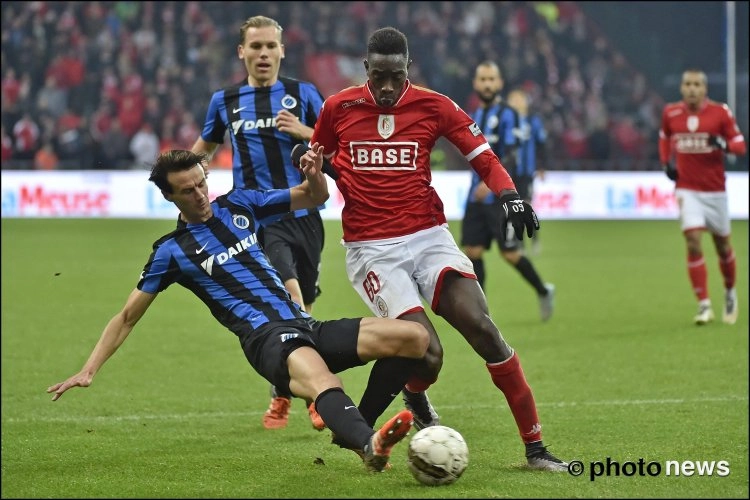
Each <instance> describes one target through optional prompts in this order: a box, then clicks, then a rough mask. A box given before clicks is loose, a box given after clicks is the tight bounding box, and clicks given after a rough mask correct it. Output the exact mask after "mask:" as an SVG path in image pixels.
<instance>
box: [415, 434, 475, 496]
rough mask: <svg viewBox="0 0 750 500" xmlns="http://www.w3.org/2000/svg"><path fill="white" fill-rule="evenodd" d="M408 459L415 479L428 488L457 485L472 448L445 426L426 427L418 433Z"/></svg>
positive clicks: (467, 463) (461, 437) (459, 435)
mask: <svg viewBox="0 0 750 500" xmlns="http://www.w3.org/2000/svg"><path fill="white" fill-rule="evenodd" d="M407 456H408V464H409V471H410V472H411V474H412V476H414V478H415V479H416V480H417V481H419V482H420V483H422V484H426V485H428V486H440V485H444V484H451V483H454V482H456V480H457V479H458V478H459V477H461V474H463V473H464V470H466V466H467V465H469V448H468V447H467V446H466V441H464V438H463V436H461V434H459V432H458V431H457V430H455V429H452V428H450V427H446V426H444V425H435V426H432V427H425V428H424V429H422V430H420V431H419V432H417V433H416V434H414V437H413V438H411V441H409V450H408V452H407Z"/></svg>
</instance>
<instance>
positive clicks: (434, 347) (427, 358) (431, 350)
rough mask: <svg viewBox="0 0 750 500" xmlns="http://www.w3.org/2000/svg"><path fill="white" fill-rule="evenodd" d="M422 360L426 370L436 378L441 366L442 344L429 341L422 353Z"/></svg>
mask: <svg viewBox="0 0 750 500" xmlns="http://www.w3.org/2000/svg"><path fill="white" fill-rule="evenodd" d="M424 362H425V366H426V367H427V371H428V372H429V373H430V374H433V375H434V376H435V378H437V374H438V373H440V370H441V369H442V368H443V346H441V345H440V343H439V342H430V343H429V345H428V347H427V351H425V354H424Z"/></svg>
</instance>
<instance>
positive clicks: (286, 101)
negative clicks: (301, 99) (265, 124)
mask: <svg viewBox="0 0 750 500" xmlns="http://www.w3.org/2000/svg"><path fill="white" fill-rule="evenodd" d="M281 106H282V107H283V108H284V109H294V108H295V107H297V99H295V98H294V97H293V96H290V95H289V94H287V95H285V96H284V97H282V98H281Z"/></svg>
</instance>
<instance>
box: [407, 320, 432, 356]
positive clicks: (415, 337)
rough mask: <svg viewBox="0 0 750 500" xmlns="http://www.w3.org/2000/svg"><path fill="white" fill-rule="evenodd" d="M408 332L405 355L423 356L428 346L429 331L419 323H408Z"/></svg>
mask: <svg viewBox="0 0 750 500" xmlns="http://www.w3.org/2000/svg"><path fill="white" fill-rule="evenodd" d="M409 327H410V334H409V342H408V343H407V351H406V352H407V353H406V354H405V356H406V357H409V358H423V357H424V356H425V354H426V353H427V349H428V348H429V346H430V333H429V332H428V331H427V329H426V328H425V327H424V326H422V325H421V324H419V323H414V324H412V325H409Z"/></svg>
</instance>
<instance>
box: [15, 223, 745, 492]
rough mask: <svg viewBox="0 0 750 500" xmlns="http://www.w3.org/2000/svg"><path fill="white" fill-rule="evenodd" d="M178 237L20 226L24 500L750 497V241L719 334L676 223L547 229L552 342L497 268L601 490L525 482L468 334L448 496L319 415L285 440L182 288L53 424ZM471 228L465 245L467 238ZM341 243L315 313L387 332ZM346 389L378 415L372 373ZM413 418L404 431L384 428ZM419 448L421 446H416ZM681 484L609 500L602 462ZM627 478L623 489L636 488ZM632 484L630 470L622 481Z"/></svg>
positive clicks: (236, 359)
mask: <svg viewBox="0 0 750 500" xmlns="http://www.w3.org/2000/svg"><path fill="white" fill-rule="evenodd" d="M173 226H174V222H173V221H141V220H135V221H131V220H15V219H3V220H2V497H3V498H14V497H15V498H18V497H35V498H55V497H56V498H75V497H79V498H83V497H89V498H90V497H109V498H122V497H157V498H167V497H171V498H178V497H183V498H188V497H190V498H211V497H213V498H215V497H245V498H249V497H290V498H311V497H312V498H315V497H328V498H344V497H381V498H394V497H399V498H417V497H420V498H480V497H515V498H520V497H524V498H531V497H544V498H553V497H555V498H567V497H581V498H604V497H631V498H637V497H661V498H682V497H689V498H706V497H723V498H726V497H738V498H740V497H744V498H747V496H748V319H747V318H748V316H750V310H748V284H747V275H748V223H747V221H739V222H737V221H736V222H734V223H733V230H734V235H733V242H734V245H735V251H736V254H737V261H738V269H737V275H738V284H737V286H738V293H739V298H740V316H739V320H738V323H737V324H736V325H734V326H728V325H724V324H722V323H721V320H720V318H721V306H722V304H723V298H722V286H721V278H720V274H719V270H718V264H717V261H716V254H715V251H714V250H713V247H712V245H711V244H710V241H709V239H708V237H704V251H705V255H706V259H707V263H708V270H709V282H710V291H711V296H712V298H713V301H714V310H715V312H716V313H717V321H716V322H714V323H713V324H709V325H707V326H704V327H697V326H695V325H693V324H692V316H693V314H694V313H695V310H696V303H695V300H694V298H693V295H692V292H691V291H690V287H689V283H688V278H687V272H686V269H685V259H684V253H685V251H684V248H683V247H684V244H683V242H682V237H681V235H680V232H679V228H678V225H677V222H676V221H652V222H645V221H606V222H604V221H602V222H585V221H547V222H543V226H542V231H541V232H540V235H541V238H542V239H541V241H542V245H543V251H542V254H541V255H540V256H538V257H534V258H533V260H534V262H535V264H536V266H537V268H538V270H539V271H540V273H541V275H542V277H543V279H545V280H547V281H550V282H553V283H555V284H556V285H557V301H556V302H557V304H556V305H557V309H556V312H555V315H554V317H553V318H552V320H550V321H549V322H548V323H541V322H540V321H539V313H538V304H537V299H536V296H535V294H534V292H533V291H532V289H531V288H530V287H529V286H528V285H527V284H525V283H524V282H523V281H522V280H521V278H520V276H518V275H517V272H516V271H515V270H513V269H512V268H510V267H509V266H508V265H507V264H505V263H504V262H502V261H501V260H500V257H499V256H498V254H497V252H496V249H495V248H493V249H492V250H491V252H490V253H488V254H487V255H486V266H487V290H486V293H487V295H488V300H489V303H490V309H491V312H492V314H493V317H494V319H495V321H496V323H497V324H498V325H499V327H500V329H501V331H502V332H503V334H504V336H505V337H506V338H507V340H508V341H509V343H510V344H511V345H512V346H514V347H515V348H516V350H517V351H518V353H519V355H520V357H521V360H522V362H523V366H524V370H525V373H526V377H527V379H528V381H529V383H530V384H531V386H532V388H533V390H534V394H535V397H536V401H537V404H538V407H539V413H540V417H541V420H542V423H543V425H544V438H545V442H546V443H547V444H548V445H551V449H552V451H553V452H554V453H555V454H557V455H559V456H560V457H561V458H564V459H566V460H580V461H582V462H583V464H584V466H585V467H586V470H585V471H584V474H583V475H582V476H580V477H573V476H570V475H568V474H550V473H543V472H531V471H527V470H524V469H523V467H522V465H523V463H524V457H523V447H522V445H521V442H520V439H519V437H518V433H517V429H516V426H515V424H514V421H513V418H512V416H511V414H510V412H509V410H508V408H507V405H506V403H505V401H504V398H503V396H502V394H501V393H500V392H499V391H498V390H496V389H495V387H494V386H493V385H492V383H491V381H490V378H489V375H488V373H487V371H486V369H485V367H484V364H483V363H482V362H481V360H480V358H479V357H478V356H476V355H475V354H474V353H473V351H472V350H471V349H470V348H469V347H468V345H467V344H466V343H465V342H464V341H463V340H462V338H461V337H460V335H459V334H457V333H456V332H455V331H453V330H452V329H451V328H450V327H449V326H448V325H447V324H446V323H445V322H443V321H442V320H441V319H439V318H437V319H435V322H436V326H437V328H438V330H439V332H440V334H441V339H442V342H443V345H444V347H445V351H446V355H445V363H444V366H443V371H442V373H441V376H440V379H439V381H438V383H437V384H436V385H435V386H434V387H432V388H431V389H430V397H431V399H432V401H433V403H434V404H435V406H436V408H437V410H438V412H439V413H440V416H441V419H442V420H441V422H442V423H443V424H445V425H449V426H451V427H454V428H456V429H457V430H458V431H459V432H461V434H462V435H463V436H464V438H465V439H466V441H467V443H468V446H469V466H468V468H467V470H466V472H465V473H464V475H463V476H462V477H461V479H459V481H458V482H456V483H455V484H453V485H451V486H447V487H438V488H429V487H426V486H422V485H420V484H418V483H417V482H416V481H415V480H414V479H413V478H412V477H411V475H410V474H409V472H408V470H407V468H406V463H405V461H406V443H402V444H400V445H398V446H397V447H396V448H395V449H394V453H393V456H392V460H391V461H392V463H393V465H394V466H393V469H391V470H389V471H386V472H384V473H382V474H368V473H366V472H365V471H364V470H363V466H362V464H361V462H360V460H359V459H358V458H357V457H356V456H355V454H354V453H352V452H350V451H346V450H342V449H339V448H337V447H334V446H332V445H331V444H329V443H330V432H329V431H327V430H326V431H324V432H322V433H318V432H315V431H314V430H313V429H312V428H311V426H310V423H309V419H308V417H307V412H306V411H305V405H304V403H303V402H302V401H301V400H299V399H296V400H294V402H293V404H292V414H291V418H290V422H289V426H288V427H287V428H286V429H283V430H277V431H265V430H264V429H263V428H262V425H261V415H262V413H263V411H264V410H265V409H266V406H267V403H268V400H269V399H268V384H267V383H266V382H265V380H263V379H262V378H261V377H260V376H258V375H257V374H256V373H255V372H254V371H253V370H252V368H251V367H250V366H249V365H248V364H247V362H246V361H245V358H244V356H243V354H242V351H241V349H240V347H239V343H238V341H237V340H236V339H235V337H234V335H232V334H231V333H230V332H228V331H227V330H225V329H224V328H223V327H221V326H220V325H218V324H217V323H216V322H215V320H214V319H213V318H212V317H211V315H210V314H209V312H208V311H207V309H206V307H205V306H204V305H203V304H202V303H200V302H199V301H198V299H197V298H195V297H194V296H192V295H191V294H190V293H189V292H187V291H186V290H184V289H182V288H181V287H179V286H173V287H170V289H169V290H167V291H166V292H165V293H163V294H161V296H160V297H159V298H158V299H157V300H156V302H155V303H154V304H153V306H152V308H151V310H150V311H149V312H148V313H147V314H146V316H145V317H144V318H143V319H142V320H141V322H140V323H139V324H138V326H136V328H135V330H134V331H133V332H132V333H131V336H130V338H129V339H128V340H127V342H126V343H125V344H124V345H123V346H122V347H121V348H120V350H119V352H117V354H115V356H114V357H113V358H112V359H110V360H109V361H108V362H107V364H105V366H104V368H103V369H102V370H101V371H100V373H99V374H98V375H97V377H96V378H95V380H94V383H93V384H92V386H91V387H90V388H88V389H81V388H74V389H72V390H70V391H69V392H67V393H66V394H65V395H64V396H63V397H62V398H61V399H60V400H59V401H58V402H55V403H52V402H50V395H48V394H46V392H45V390H46V388H47V387H48V386H49V385H51V384H53V383H55V382H58V381H61V380H64V379H65V378H66V377H68V376H69V375H72V374H73V373H74V372H76V371H77V370H78V369H80V367H81V366H82V364H83V363H84V362H85V360H86V358H87V356H88V354H89V352H90V350H91V349H92V348H93V346H94V344H95V343H96V341H97V339H98V338H99V335H100V332H101V330H102V328H103V327H104V325H105V324H106V322H107V321H108V320H109V318H110V317H111V316H112V315H113V314H114V313H115V312H117V311H118V309H119V307H120V306H121V305H122V304H123V303H124V301H125V299H126V297H127V295H128V293H129V292H130V291H131V290H132V288H133V286H134V285H135V283H136V282H137V280H138V276H139V273H140V271H141V269H142V266H143V264H145V262H146V259H147V257H148V253H149V251H150V245H151V243H152V242H153V241H154V240H156V239H157V238H158V237H159V236H161V235H162V234H164V233H166V232H168V231H169V230H171V228H172V227H173ZM458 227H459V223H457V222H452V223H451V229H452V230H453V231H454V233H455V234H458ZM340 237H341V230H340V226H339V223H338V222H337V221H327V222H326V249H325V253H324V259H323V272H322V279H321V286H322V289H323V295H322V296H321V297H320V298H319V300H318V302H317V303H316V304H315V310H314V314H315V316H317V317H319V318H320V319H330V318H336V317H344V316H349V317H351V316H361V315H368V314H369V313H368V311H367V310H366V309H365V307H364V305H363V304H362V303H361V302H360V299H359V297H358V296H357V295H356V294H355V292H354V291H353V290H352V289H351V287H350V285H349V283H348V280H347V278H346V274H345V271H344V258H343V256H344V251H343V248H342V247H341V246H340V245H339V240H340ZM370 366H371V365H368V367H362V368H357V369H353V370H350V371H348V372H344V373H343V374H342V378H343V380H344V383H345V386H346V389H347V391H348V392H349V393H350V394H351V395H352V396H353V399H354V400H355V402H356V401H358V400H359V397H360V395H361V393H362V390H363V388H364V384H365V383H366V380H367V376H368V374H369V369H370V368H369V367H370ZM400 406H401V399H400V398H397V400H396V401H395V402H394V404H393V405H392V406H391V408H389V410H388V411H387V412H386V414H384V415H383V417H382V419H381V422H379V423H382V422H384V421H385V419H387V418H388V417H389V416H390V415H391V414H392V413H394V412H395V411H396V410H397V409H398V408H400ZM413 432H414V431H412V433H413ZM607 457H611V459H612V460H615V461H618V462H620V464H621V465H622V464H623V463H624V462H628V461H630V462H636V463H637V462H638V460H639V459H640V458H643V459H644V462H645V463H646V464H648V463H649V462H652V461H655V462H659V463H660V464H661V467H662V473H661V475H660V476H659V477H651V476H648V475H645V476H639V475H638V473H637V472H636V475H633V476H630V477H626V476H624V475H622V473H621V475H620V477H614V476H610V477H606V476H605V477H598V478H596V480H595V481H590V480H589V468H590V463H591V462H596V461H601V462H606V460H607ZM667 460H676V461H679V462H683V461H688V460H689V461H703V460H706V461H711V460H715V461H719V460H725V461H727V462H728V463H729V467H730V470H731V472H730V474H729V475H728V476H727V477H718V476H717V475H714V476H712V477H700V476H699V475H698V474H697V473H696V474H695V475H693V476H691V477H685V476H680V477H674V476H671V477H669V476H666V475H665V474H666V471H665V461H667ZM621 472H622V471H621ZM612 473H614V469H612Z"/></svg>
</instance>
